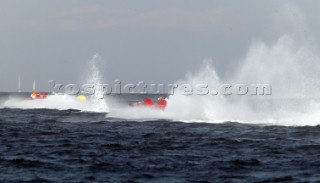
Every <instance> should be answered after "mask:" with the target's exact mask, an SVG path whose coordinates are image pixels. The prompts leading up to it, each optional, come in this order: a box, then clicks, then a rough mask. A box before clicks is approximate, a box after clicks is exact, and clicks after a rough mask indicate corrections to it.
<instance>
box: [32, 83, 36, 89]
mask: <svg viewBox="0 0 320 183" xmlns="http://www.w3.org/2000/svg"><path fill="white" fill-rule="evenodd" d="M32 90H33V91H36V80H34V81H33V88H32Z"/></svg>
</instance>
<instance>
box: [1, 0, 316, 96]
mask: <svg viewBox="0 0 320 183" xmlns="http://www.w3.org/2000/svg"><path fill="white" fill-rule="evenodd" d="M288 2H292V4H293V5H294V6H293V8H298V9H299V11H301V12H302V15H303V16H302V17H301V15H290V13H292V12H295V11H288V9H286V8H284V6H285V4H286V3H288ZM319 7H320V1H316V0H314V1H300V2H296V1H279V0H275V1H256V0H251V1H249V0H245V1H238V0H234V1H231V0H230V1H214V0H197V1H195V0H157V1H150V0H136V1H130V0H108V1H105V0H101V1H99V0H90V1H88V0H68V1H66V0H51V1H49V0H28V1H18V0H2V1H0V84H1V85H0V91H16V90H17V77H18V75H21V78H22V88H23V89H24V91H30V90H31V89H32V82H33V80H34V79H36V80H37V81H38V86H39V88H40V89H42V90H44V89H47V85H48V84H47V81H48V80H51V79H53V80H56V81H57V82H59V83H64V84H69V83H79V82H82V81H83V77H84V76H85V75H86V71H85V66H86V62H87V60H88V59H90V58H91V57H92V56H93V55H94V54H95V53H99V54H100V55H101V57H102V58H103V60H105V62H106V63H105V64H104V65H103V67H101V72H102V73H103V77H104V79H105V81H106V83H110V82H112V81H113V80H115V79H120V80H122V81H123V82H125V83H129V82H132V83H137V82H138V81H141V80H142V81H145V82H147V83H172V82H174V81H176V80H178V79H181V78H183V77H184V75H185V74H186V73H187V72H190V71H195V70H196V69H197V68H199V67H200V66H201V63H202V61H203V59H206V58H209V59H212V63H213V64H214V66H215V68H216V69H217V72H218V73H219V74H220V75H221V76H222V77H223V75H224V74H225V73H227V72H226V71H228V70H229V69H230V68H232V67H236V66H237V64H238V61H239V60H241V58H243V57H244V56H245V54H246V52H247V50H248V47H249V46H250V43H251V42H252V41H253V40H262V41H264V42H267V43H268V42H272V41H275V40H276V39H278V38H279V37H280V36H281V35H283V34H286V33H287V32H290V31H293V30H292V29H299V28H301V27H299V26H298V27H297V26H292V25H291V23H292V21H301V22H302V23H305V24H307V25H308V26H303V27H302V28H303V29H304V30H302V32H304V33H305V34H308V35H309V34H312V35H313V36H314V38H315V40H317V41H318V38H319V36H320V21H319ZM292 17H293V18H292ZM288 19H290V20H288ZM288 21H289V23H288ZM290 21H291V23H290Z"/></svg>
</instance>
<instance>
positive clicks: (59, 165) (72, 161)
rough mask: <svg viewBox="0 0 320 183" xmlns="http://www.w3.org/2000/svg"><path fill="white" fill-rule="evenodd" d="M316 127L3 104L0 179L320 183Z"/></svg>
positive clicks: (318, 129)
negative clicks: (135, 117) (142, 117)
mask: <svg viewBox="0 0 320 183" xmlns="http://www.w3.org/2000/svg"><path fill="white" fill-rule="evenodd" d="M319 172H320V127H319V126H317V127H281V126H258V125H244V124H239V123H232V122H228V123H224V124H208V123H181V122H174V121H163V120H158V121H146V122H136V121H125V120H120V119H111V118H105V115H104V114H95V113H83V112H79V111H73V110H68V111H57V110H45V109H43V110H20V109H0V182H319V181H320V173H319Z"/></svg>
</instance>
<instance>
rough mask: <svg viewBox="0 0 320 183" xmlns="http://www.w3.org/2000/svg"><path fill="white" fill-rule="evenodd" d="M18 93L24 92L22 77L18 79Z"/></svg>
mask: <svg viewBox="0 0 320 183" xmlns="http://www.w3.org/2000/svg"><path fill="white" fill-rule="evenodd" d="M18 92H19V93H21V92H22V89H21V79H20V75H19V77H18Z"/></svg>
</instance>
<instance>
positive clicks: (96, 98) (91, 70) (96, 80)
mask: <svg viewBox="0 0 320 183" xmlns="http://www.w3.org/2000/svg"><path fill="white" fill-rule="evenodd" d="M102 62H103V60H102V58H101V56H100V55H99V54H98V53H96V54H95V55H93V57H92V58H91V59H90V60H88V81H87V83H88V84H91V85H93V86H94V90H95V92H94V94H93V95H91V96H90V101H91V102H92V103H93V104H94V105H95V106H96V107H97V110H99V111H104V112H109V107H108V104H107V102H106V99H105V98H104V97H103V95H104V93H103V87H102V84H103V83H104V82H103V78H102V76H101V73H100V70H99V67H98V65H99V64H101V63H102Z"/></svg>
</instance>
